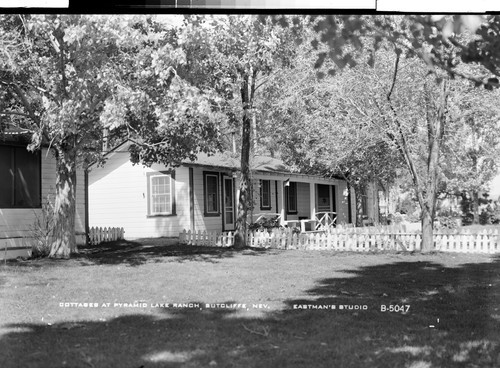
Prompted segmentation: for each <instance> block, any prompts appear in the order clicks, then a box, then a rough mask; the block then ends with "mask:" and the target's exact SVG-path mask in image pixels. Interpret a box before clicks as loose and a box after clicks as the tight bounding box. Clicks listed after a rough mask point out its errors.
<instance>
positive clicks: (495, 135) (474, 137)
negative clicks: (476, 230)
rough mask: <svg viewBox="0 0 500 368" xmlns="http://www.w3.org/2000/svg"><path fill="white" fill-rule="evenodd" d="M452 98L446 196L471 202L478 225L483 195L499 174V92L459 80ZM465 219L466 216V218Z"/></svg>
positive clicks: (444, 148)
mask: <svg viewBox="0 0 500 368" xmlns="http://www.w3.org/2000/svg"><path fill="white" fill-rule="evenodd" d="M454 85H455V88H454V90H453V91H452V94H451V95H450V114H451V116H452V119H453V121H454V125H453V128H452V130H453V132H452V133H453V134H452V135H451V137H450V139H449V140H448V141H447V142H446V144H445V145H444V147H443V153H444V160H445V161H444V163H443V165H442V166H443V174H444V175H445V177H446V189H445V190H446V192H448V193H451V194H452V195H456V194H458V193H460V194H461V195H462V197H463V198H464V199H465V200H467V198H470V199H471V201H472V208H471V212H472V214H473V218H472V222H473V223H474V224H478V223H479V200H480V193H481V192H487V191H488V189H489V188H488V184H489V182H490V181H491V180H492V179H493V177H494V176H495V175H496V173H497V171H498V164H499V159H498V156H499V153H500V126H499V122H500V110H499V104H498V101H499V91H498V90H495V91H488V90H484V89H479V88H475V87H474V86H471V84H470V82H468V81H464V80H461V81H460V80H459V81H457V83H454ZM464 215H465V214H464Z"/></svg>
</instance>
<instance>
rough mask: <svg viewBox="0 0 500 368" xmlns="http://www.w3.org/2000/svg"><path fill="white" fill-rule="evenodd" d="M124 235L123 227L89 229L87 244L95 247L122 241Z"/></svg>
mask: <svg viewBox="0 0 500 368" xmlns="http://www.w3.org/2000/svg"><path fill="white" fill-rule="evenodd" d="M124 233H125V230H123V227H109V228H108V227H104V228H102V227H91V228H90V229H89V242H90V244H92V245H97V244H101V243H104V242H110V241H115V240H119V239H123V234H124Z"/></svg>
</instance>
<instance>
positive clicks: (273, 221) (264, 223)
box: [248, 216, 281, 231]
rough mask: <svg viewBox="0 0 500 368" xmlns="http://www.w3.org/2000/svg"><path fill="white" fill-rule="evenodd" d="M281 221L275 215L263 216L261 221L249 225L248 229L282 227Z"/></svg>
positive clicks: (261, 229) (262, 229)
mask: <svg viewBox="0 0 500 368" xmlns="http://www.w3.org/2000/svg"><path fill="white" fill-rule="evenodd" d="M280 227H281V225H280V222H279V217H278V216H273V217H270V218H266V217H263V218H261V219H260V220H259V221H257V222H254V223H252V224H250V225H248V230H252V231H254V230H260V231H264V230H267V231H271V230H272V229H274V228H280Z"/></svg>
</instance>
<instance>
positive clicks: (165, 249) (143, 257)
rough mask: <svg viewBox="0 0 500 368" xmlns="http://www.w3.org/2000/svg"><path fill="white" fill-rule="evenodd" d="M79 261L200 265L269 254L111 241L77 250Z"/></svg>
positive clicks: (169, 242) (169, 241) (170, 241)
mask: <svg viewBox="0 0 500 368" xmlns="http://www.w3.org/2000/svg"><path fill="white" fill-rule="evenodd" d="M79 251H80V255H79V256H80V257H82V258H83V259H85V260H87V261H89V262H90V264H120V263H126V264H129V265H131V266H138V265H141V264H144V263H147V262H170V261H175V262H187V261H202V262H211V263H215V262H217V261H218V260H220V259H222V258H229V257H233V256H234V255H235V254H243V255H251V256H255V255H261V254H266V253H269V252H271V251H269V250H262V249H255V248H252V249H250V248H248V249H244V250H239V251H237V250H235V249H233V248H216V247H201V246H191V245H183V244H179V242H178V241H177V240H176V239H166V240H163V242H162V240H161V238H160V239H152V240H149V241H148V240H142V241H141V240H138V241H126V240H120V241H114V242H109V243H103V244H99V245H96V246H85V247H81V248H80V250H79Z"/></svg>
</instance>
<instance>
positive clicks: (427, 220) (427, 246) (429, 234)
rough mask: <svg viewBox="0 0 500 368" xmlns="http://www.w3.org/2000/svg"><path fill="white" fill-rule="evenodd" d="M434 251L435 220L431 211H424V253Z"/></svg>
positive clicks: (422, 248) (422, 249)
mask: <svg viewBox="0 0 500 368" xmlns="http://www.w3.org/2000/svg"><path fill="white" fill-rule="evenodd" d="M433 249H434V219H433V216H432V215H431V213H430V212H429V211H422V245H421V251H422V252H430V251H431V250H433Z"/></svg>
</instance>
